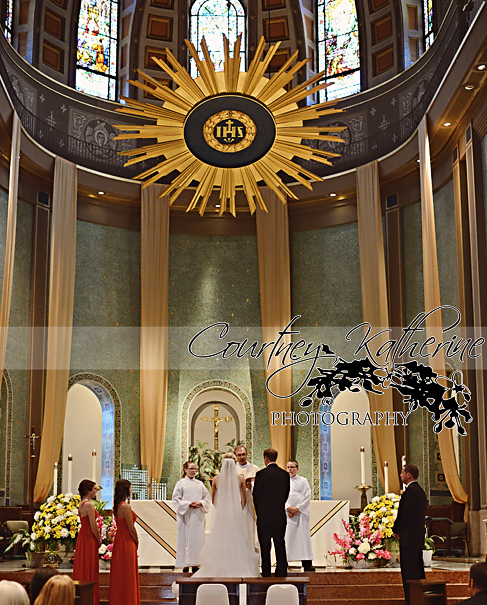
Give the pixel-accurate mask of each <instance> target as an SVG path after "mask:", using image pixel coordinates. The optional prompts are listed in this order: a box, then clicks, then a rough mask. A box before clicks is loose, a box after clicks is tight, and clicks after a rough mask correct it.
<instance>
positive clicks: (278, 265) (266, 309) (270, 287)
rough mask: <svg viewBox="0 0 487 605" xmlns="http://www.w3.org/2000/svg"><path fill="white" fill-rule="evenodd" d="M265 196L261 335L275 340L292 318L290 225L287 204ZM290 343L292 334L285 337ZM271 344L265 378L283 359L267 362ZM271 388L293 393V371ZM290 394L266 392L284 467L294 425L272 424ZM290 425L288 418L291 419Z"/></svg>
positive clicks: (260, 231) (287, 407) (260, 229)
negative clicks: (274, 416) (266, 210)
mask: <svg viewBox="0 0 487 605" xmlns="http://www.w3.org/2000/svg"><path fill="white" fill-rule="evenodd" d="M262 195H263V198H264V201H265V203H266V205H267V208H268V210H269V212H264V211H263V210H260V208H257V215H256V219H257V246H258V252H259V283H260V307H261V314H262V338H263V341H264V342H271V341H275V340H276V339H277V338H278V337H279V334H278V332H279V330H283V329H284V328H285V327H286V326H287V325H288V323H289V322H290V321H291V273H290V264H289V224H288V214H287V205H285V204H283V203H282V202H281V201H280V200H279V198H278V197H277V196H276V195H275V193H273V192H272V191H270V190H269V189H267V188H266V189H263V191H262ZM282 342H283V344H284V345H286V344H289V343H290V342H291V337H290V336H287V337H286V338H285V339H283V340H282ZM271 351H272V347H269V348H267V349H266V350H265V351H264V361H265V364H266V380H267V377H268V376H270V375H271V374H272V373H273V372H274V371H275V370H277V369H278V368H279V367H282V366H281V364H280V360H281V359H282V355H280V356H279V358H277V357H276V356H273V358H272V359H271V362H270V365H269V369H267V363H268V360H269V354H270V352H271ZM269 386H270V388H271V390H272V391H273V392H274V393H275V394H276V395H280V396H284V395H289V394H290V393H292V370H291V368H288V369H284V370H282V371H281V372H279V373H278V374H277V375H276V376H275V377H274V378H273V379H272V381H271V382H270V385H269ZM291 404H292V401H291V397H285V398H283V399H279V398H278V397H275V396H274V395H271V394H270V393H269V392H267V407H268V411H269V427H270V433H271V443H272V447H273V448H274V449H276V450H277V451H278V452H279V458H278V459H277V462H278V464H279V465H280V466H282V467H283V468H285V467H286V463H287V461H288V460H289V458H290V457H291V454H292V452H291V427H290V426H282V421H281V420H278V421H277V424H276V426H272V424H271V419H272V412H286V413H287V414H288V417H289V414H290V412H291V407H292V405H291ZM288 425H289V421H288Z"/></svg>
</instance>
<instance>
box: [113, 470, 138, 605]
mask: <svg viewBox="0 0 487 605" xmlns="http://www.w3.org/2000/svg"><path fill="white" fill-rule="evenodd" d="M130 494H131V490H130V481H127V479H119V480H118V481H117V483H116V485H115V495H114V498H113V516H114V518H115V520H116V523H117V533H116V534H115V540H114V541H113V551H112V563H111V565H110V597H109V603H110V605H122V604H123V605H140V592H139V568H138V564H137V549H138V547H139V538H138V536H137V532H136V531H135V527H134V521H135V519H136V518H137V515H136V514H135V513H134V512H133V511H132V508H131V506H130V504H129V503H128V502H127V500H130Z"/></svg>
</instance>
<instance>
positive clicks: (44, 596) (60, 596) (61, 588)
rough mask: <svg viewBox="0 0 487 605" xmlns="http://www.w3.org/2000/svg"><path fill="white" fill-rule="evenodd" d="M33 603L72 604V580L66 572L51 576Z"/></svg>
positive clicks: (35, 604) (41, 604)
mask: <svg viewBox="0 0 487 605" xmlns="http://www.w3.org/2000/svg"><path fill="white" fill-rule="evenodd" d="M34 605H74V582H73V580H72V579H71V577H70V576H68V575H66V574H64V573H63V574H61V573H60V574H58V575H57V576H52V578H51V579H50V580H48V581H47V582H46V583H45V584H44V588H43V589H42V590H41V592H40V593H39V596H38V597H37V599H36V600H35V601H34Z"/></svg>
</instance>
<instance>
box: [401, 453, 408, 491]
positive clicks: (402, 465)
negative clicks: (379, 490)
mask: <svg viewBox="0 0 487 605" xmlns="http://www.w3.org/2000/svg"><path fill="white" fill-rule="evenodd" d="M405 466H406V456H403V457H402V458H401V468H404V467H405ZM406 487H407V485H406V484H405V483H403V484H402V491H403V493H404V490H405V489H406Z"/></svg>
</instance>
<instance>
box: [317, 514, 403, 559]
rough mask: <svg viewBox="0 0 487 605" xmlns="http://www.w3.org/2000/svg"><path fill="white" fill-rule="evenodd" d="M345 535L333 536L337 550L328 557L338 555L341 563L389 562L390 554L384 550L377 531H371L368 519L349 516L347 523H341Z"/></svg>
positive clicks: (379, 533)
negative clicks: (341, 560)
mask: <svg viewBox="0 0 487 605" xmlns="http://www.w3.org/2000/svg"><path fill="white" fill-rule="evenodd" d="M343 527H344V528H345V532H346V533H345V535H341V536H339V535H338V534H336V533H335V534H333V539H334V540H335V543H336V544H337V546H338V548H337V550H335V551H333V552H330V551H328V554H330V555H338V556H340V557H341V558H342V559H343V561H348V562H350V561H362V560H366V561H370V562H379V561H380V560H381V559H383V560H389V559H390V558H391V553H390V552H389V551H388V550H387V549H386V548H385V546H384V543H383V541H382V534H381V532H380V531H379V530H376V531H372V530H371V528H370V518H369V516H368V515H365V514H364V513H361V514H360V515H359V516H358V517H354V516H353V515H350V520H349V523H347V522H346V521H343Z"/></svg>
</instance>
